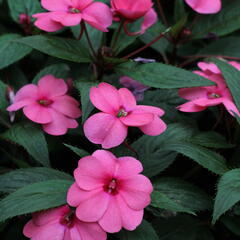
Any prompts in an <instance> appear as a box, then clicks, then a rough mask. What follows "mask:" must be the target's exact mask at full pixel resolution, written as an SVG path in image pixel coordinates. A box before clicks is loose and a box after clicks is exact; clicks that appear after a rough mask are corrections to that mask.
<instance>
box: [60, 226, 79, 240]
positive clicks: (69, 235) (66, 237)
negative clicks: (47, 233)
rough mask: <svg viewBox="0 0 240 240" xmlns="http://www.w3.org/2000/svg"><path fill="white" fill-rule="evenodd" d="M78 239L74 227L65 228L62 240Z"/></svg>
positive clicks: (77, 233)
mask: <svg viewBox="0 0 240 240" xmlns="http://www.w3.org/2000/svg"><path fill="white" fill-rule="evenodd" d="M79 237H80V235H79V232H78V231H77V229H76V227H75V226H73V227H72V228H67V229H66V230H65V233H64V237H63V240H72V239H74V238H75V239H78V238H79Z"/></svg>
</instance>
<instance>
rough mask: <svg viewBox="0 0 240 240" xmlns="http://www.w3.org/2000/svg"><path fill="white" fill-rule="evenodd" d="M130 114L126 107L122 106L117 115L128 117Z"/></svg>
mask: <svg viewBox="0 0 240 240" xmlns="http://www.w3.org/2000/svg"><path fill="white" fill-rule="evenodd" d="M127 115H128V112H127V111H126V110H125V109H124V108H120V110H119V111H118V114H117V117H118V118H120V117H126V116H127Z"/></svg>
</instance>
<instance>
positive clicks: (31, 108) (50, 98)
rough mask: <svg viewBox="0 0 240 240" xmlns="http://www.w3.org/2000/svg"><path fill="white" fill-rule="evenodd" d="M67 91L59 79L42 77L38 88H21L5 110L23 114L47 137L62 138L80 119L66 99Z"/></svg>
mask: <svg viewBox="0 0 240 240" xmlns="http://www.w3.org/2000/svg"><path fill="white" fill-rule="evenodd" d="M67 91H68V87H67V84H66V83H65V82H64V80H63V79H58V78H55V77H54V76H52V75H46V76H44V77H42V78H41V79H40V80H39V82H38V85H35V84H27V85H25V86H24V87H22V88H21V89H20V90H19V91H18V92H17V93H16V96H15V98H14V102H13V104H11V105H10V106H9V107H8V108H7V110H8V111H9V112H12V111H17V110H19V109H21V108H23V113H24V114H25V116H26V117H27V118H29V119H30V120H32V121H33V122H36V123H40V124H42V127H43V130H44V131H45V132H47V133H48V134H51V135H63V134H65V133H66V132H67V130H68V128H77V126H78V123H77V121H76V120H75V118H78V117H80V116H81V110H80V109H79V103H78V101H76V100H75V99H74V98H73V97H70V96H68V95H67Z"/></svg>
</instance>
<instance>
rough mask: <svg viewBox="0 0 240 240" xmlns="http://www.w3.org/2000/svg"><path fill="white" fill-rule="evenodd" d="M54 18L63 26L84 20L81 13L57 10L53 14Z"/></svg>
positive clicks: (73, 24)
mask: <svg viewBox="0 0 240 240" xmlns="http://www.w3.org/2000/svg"><path fill="white" fill-rule="evenodd" d="M51 18H52V20H54V21H56V22H59V23H61V24H62V25H63V26H76V25H78V24H80V22H81V20H82V14H81V13H75V14H73V13H67V12H56V13H55V14H52V16H51Z"/></svg>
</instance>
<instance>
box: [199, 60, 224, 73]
mask: <svg viewBox="0 0 240 240" xmlns="http://www.w3.org/2000/svg"><path fill="white" fill-rule="evenodd" d="M197 65H198V67H199V68H200V69H201V70H202V71H204V72H206V74H209V73H215V74H221V71H220V69H219V68H218V67H217V65H216V64H215V63H211V62H210V63H206V62H199V63H198V64H197Z"/></svg>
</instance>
